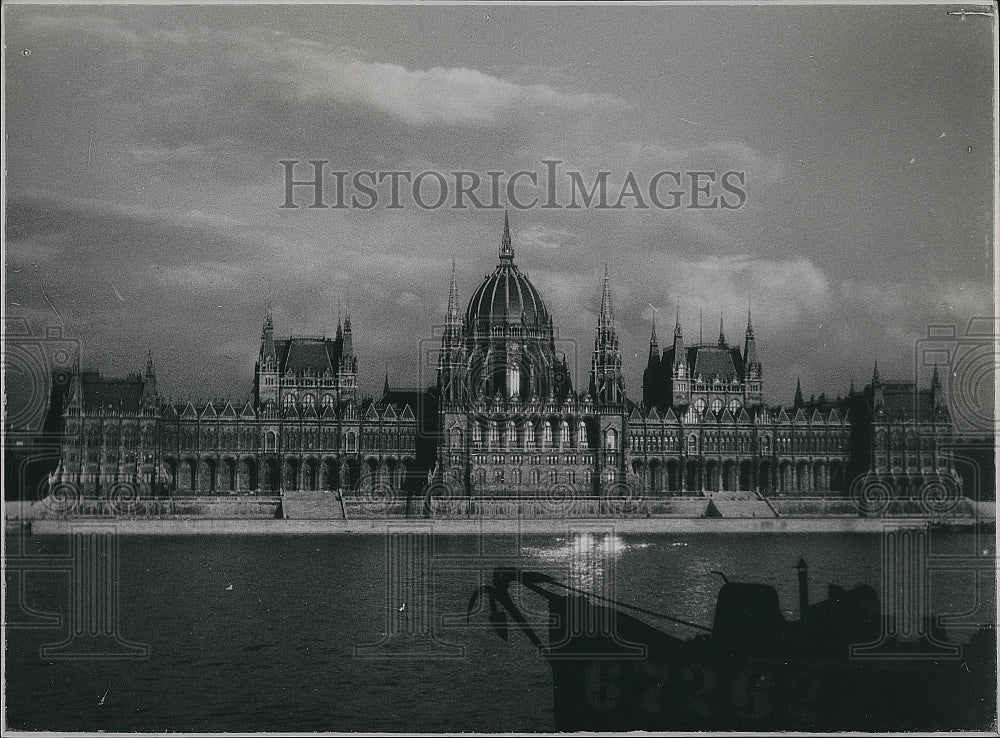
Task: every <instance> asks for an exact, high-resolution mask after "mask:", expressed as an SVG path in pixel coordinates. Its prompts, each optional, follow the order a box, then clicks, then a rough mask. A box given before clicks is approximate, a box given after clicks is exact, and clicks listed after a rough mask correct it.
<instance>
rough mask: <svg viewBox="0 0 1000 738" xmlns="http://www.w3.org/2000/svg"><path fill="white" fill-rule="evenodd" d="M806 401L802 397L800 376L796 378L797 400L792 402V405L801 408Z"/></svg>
mask: <svg viewBox="0 0 1000 738" xmlns="http://www.w3.org/2000/svg"><path fill="white" fill-rule="evenodd" d="M804 404H805V402H804V401H803V399H802V380H801V379H800V378H798V377H796V379H795V400H794V402H793V403H792V407H794V408H795V409H796V410H798V409H799V408H801V407H802V406H803V405H804Z"/></svg>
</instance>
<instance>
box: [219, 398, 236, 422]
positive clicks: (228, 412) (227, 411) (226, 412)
mask: <svg viewBox="0 0 1000 738" xmlns="http://www.w3.org/2000/svg"><path fill="white" fill-rule="evenodd" d="M221 417H223V418H235V417H236V410H235V409H234V408H233V403H231V402H227V403H226V406H225V407H224V408H222V415H221Z"/></svg>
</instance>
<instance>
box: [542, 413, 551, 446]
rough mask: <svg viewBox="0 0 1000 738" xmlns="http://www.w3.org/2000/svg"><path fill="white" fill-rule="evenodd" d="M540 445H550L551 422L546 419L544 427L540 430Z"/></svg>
mask: <svg viewBox="0 0 1000 738" xmlns="http://www.w3.org/2000/svg"><path fill="white" fill-rule="evenodd" d="M542 445H543V446H545V448H551V447H552V422H551V421H548V420H546V421H545V427H544V429H543V431H542Z"/></svg>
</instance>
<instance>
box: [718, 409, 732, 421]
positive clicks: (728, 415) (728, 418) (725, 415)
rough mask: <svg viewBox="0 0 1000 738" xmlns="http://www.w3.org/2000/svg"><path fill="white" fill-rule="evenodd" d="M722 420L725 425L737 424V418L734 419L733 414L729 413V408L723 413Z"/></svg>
mask: <svg viewBox="0 0 1000 738" xmlns="http://www.w3.org/2000/svg"><path fill="white" fill-rule="evenodd" d="M720 420H721V421H722V422H723V423H735V422H736V418H734V417H733V414H732V413H731V412H729V408H728V407H727V408H725V409H724V410H723V411H722V415H721V417H720Z"/></svg>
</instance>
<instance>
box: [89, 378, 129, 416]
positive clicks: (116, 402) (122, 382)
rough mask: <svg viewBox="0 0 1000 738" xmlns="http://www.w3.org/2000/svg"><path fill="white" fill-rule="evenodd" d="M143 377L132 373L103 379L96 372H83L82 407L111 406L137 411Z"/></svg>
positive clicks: (112, 407)
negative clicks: (116, 377) (120, 377)
mask: <svg viewBox="0 0 1000 738" xmlns="http://www.w3.org/2000/svg"><path fill="white" fill-rule="evenodd" d="M142 388H143V379H142V377H140V376H138V375H132V376H130V377H125V378H123V379H105V378H103V377H102V376H101V375H100V374H99V373H98V372H83V373H82V374H81V375H80V389H81V393H82V395H83V409H84V410H97V409H100V408H111V409H113V410H123V411H129V412H138V411H139V409H140V408H141V404H142Z"/></svg>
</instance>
